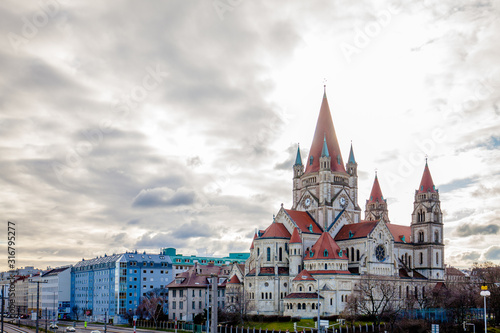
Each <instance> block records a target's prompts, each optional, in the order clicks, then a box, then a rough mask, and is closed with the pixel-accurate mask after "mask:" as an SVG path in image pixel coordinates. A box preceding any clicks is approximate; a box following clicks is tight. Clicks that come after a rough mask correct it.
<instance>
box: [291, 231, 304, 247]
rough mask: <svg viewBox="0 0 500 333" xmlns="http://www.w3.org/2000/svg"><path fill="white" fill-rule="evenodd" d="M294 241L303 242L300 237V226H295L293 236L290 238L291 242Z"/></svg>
mask: <svg viewBox="0 0 500 333" xmlns="http://www.w3.org/2000/svg"><path fill="white" fill-rule="evenodd" d="M292 243H302V239H301V238H300V235H299V229H298V228H293V232H292V238H290V244H292Z"/></svg>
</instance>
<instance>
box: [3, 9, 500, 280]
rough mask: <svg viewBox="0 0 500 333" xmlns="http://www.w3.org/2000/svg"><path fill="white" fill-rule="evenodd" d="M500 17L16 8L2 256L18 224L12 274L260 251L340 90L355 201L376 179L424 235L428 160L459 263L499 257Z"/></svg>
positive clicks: (7, 82) (7, 39) (6, 108)
mask: <svg viewBox="0 0 500 333" xmlns="http://www.w3.org/2000/svg"><path fill="white" fill-rule="evenodd" d="M499 15H500V4H499V3H498V2H496V1H487V0H481V1H473V0H458V1H456V0H453V1H451V0H450V1H441V0H439V1H438V0H416V1H363V2H361V3H358V2H356V4H353V3H352V2H351V1H307V2H304V1H282V2H279V3H270V2H269V1H249V0H213V1H212V0H210V1H184V0H179V1H148V2H147V3H144V2H141V1H106V2H103V3H94V4H92V5H89V4H88V2H87V1H69V0H41V1H26V2H22V3H20V2H18V1H2V2H1V3H0V31H1V38H0V110H1V112H0V188H1V192H0V202H1V207H2V209H1V216H2V220H3V221H4V223H5V227H4V233H3V234H4V236H3V237H4V239H2V240H1V245H2V248H3V249H4V250H2V252H4V253H6V249H5V247H6V242H5V240H6V238H7V235H6V231H7V230H6V229H7V221H14V222H15V223H16V226H15V227H16V266H17V267H21V266H26V265H34V266H36V267H40V268H45V267H47V266H49V265H50V266H52V267H54V266H58V265H63V264H69V263H73V264H74V263H76V262H77V261H79V260H81V259H82V258H91V257H95V256H97V255H104V254H105V253H108V254H110V253H118V252H122V251H126V250H135V249H138V250H139V251H143V250H146V251H150V252H155V253H156V252H158V251H159V249H160V248H162V247H176V248H178V249H179V251H178V252H181V253H183V254H205V253H207V254H214V255H227V253H229V252H240V251H248V248H249V246H250V242H251V238H252V234H253V232H254V230H255V228H264V227H266V226H267V225H268V224H269V223H271V222H272V217H273V214H275V213H276V212H277V211H278V210H279V208H280V204H281V203H283V204H284V205H285V207H290V205H291V186H292V182H291V180H292V169H291V165H292V163H293V158H294V155H295V151H296V147H297V143H300V145H301V150H302V156H303V157H304V156H307V152H308V149H309V146H310V144H311V140H312V136H313V133H314V128H315V123H316V118H317V115H318V112H319V107H320V104H321V98H322V95H323V83H324V81H325V79H326V82H327V95H328V99H329V103H330V108H331V111H332V116H333V120H334V124H335V127H336V131H337V135H338V140H339V143H340V147H341V149H342V153H343V156H344V160H346V159H347V156H348V152H349V146H350V142H351V140H352V143H353V146H354V150H355V155H356V159H357V162H358V164H359V167H358V168H359V175H360V180H359V188H360V198H362V199H361V200H360V202H359V204H360V206H361V207H363V209H364V201H365V199H366V198H367V197H368V194H369V192H370V190H371V185H372V183H373V178H374V173H375V170H378V175H379V180H380V184H381V187H382V192H383V194H384V196H385V197H386V198H388V202H389V204H390V206H389V216H390V218H391V221H392V222H393V223H398V224H403V225H409V224H410V217H411V213H412V207H413V206H412V203H413V195H414V191H415V189H416V188H417V187H418V185H419V182H420V178H421V175H422V172H423V168H424V165H425V156H426V155H427V156H428V158H429V167H430V169H431V172H432V176H433V178H434V181H435V184H436V186H437V187H438V188H439V189H440V193H441V202H442V209H443V211H444V213H445V240H446V245H447V247H446V256H447V261H448V263H450V264H453V265H458V266H467V265H469V264H471V263H472V262H474V261H477V260H493V261H496V262H497V263H498V262H500V246H499V245H498V239H499V235H500V219H499V216H500V153H499V146H500V109H499V105H500V70H499V67H500V64H499V59H500V44H499V43H498V41H499V38H500V21H499V20H498V17H499ZM0 269H1V270H6V269H7V266H6V261H5V260H3V261H2V262H1V263H0Z"/></svg>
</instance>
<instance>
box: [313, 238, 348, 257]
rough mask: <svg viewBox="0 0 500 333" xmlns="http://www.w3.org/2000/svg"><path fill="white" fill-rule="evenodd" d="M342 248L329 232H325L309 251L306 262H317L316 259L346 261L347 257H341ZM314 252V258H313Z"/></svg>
mask: <svg viewBox="0 0 500 333" xmlns="http://www.w3.org/2000/svg"><path fill="white" fill-rule="evenodd" d="M339 251H340V247H339V246H338V245H337V243H336V242H335V241H334V240H333V238H332V236H330V234H329V233H328V232H324V233H323V234H321V236H320V237H319V238H318V240H317V241H316V243H315V244H314V245H313V246H312V247H311V249H310V250H309V251H306V253H305V257H304V260H315V259H344V260H347V258H346V257H345V256H342V257H341V256H339ZM311 252H312V256H311Z"/></svg>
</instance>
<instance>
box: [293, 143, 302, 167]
mask: <svg viewBox="0 0 500 333" xmlns="http://www.w3.org/2000/svg"><path fill="white" fill-rule="evenodd" d="M294 165H302V157H301V156H300V145H297V157H295V164H294Z"/></svg>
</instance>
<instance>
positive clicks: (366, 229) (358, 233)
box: [335, 221, 378, 241]
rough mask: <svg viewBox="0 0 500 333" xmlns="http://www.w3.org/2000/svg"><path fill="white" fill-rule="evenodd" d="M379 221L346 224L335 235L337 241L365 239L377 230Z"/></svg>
mask: <svg viewBox="0 0 500 333" xmlns="http://www.w3.org/2000/svg"><path fill="white" fill-rule="evenodd" d="M377 223H378V221H366V222H359V223H353V224H345V225H344V226H343V227H342V228H341V229H340V230H339V232H338V233H337V235H335V240H336V241H340V240H346V239H350V238H364V237H367V236H368V235H369V234H370V232H371V231H372V230H373V228H375V226H376V225H377Z"/></svg>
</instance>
